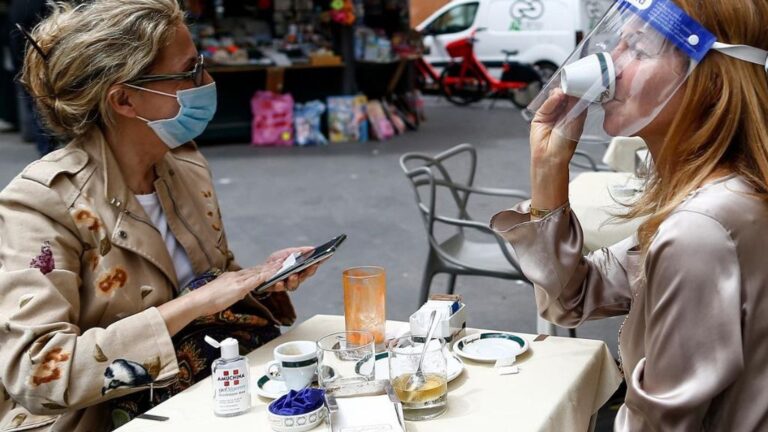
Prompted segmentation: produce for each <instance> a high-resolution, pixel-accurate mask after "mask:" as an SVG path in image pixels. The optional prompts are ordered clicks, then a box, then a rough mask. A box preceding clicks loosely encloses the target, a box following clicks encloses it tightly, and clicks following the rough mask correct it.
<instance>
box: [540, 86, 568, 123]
mask: <svg viewBox="0 0 768 432" xmlns="http://www.w3.org/2000/svg"><path fill="white" fill-rule="evenodd" d="M567 101H568V98H567V96H566V95H565V93H563V91H562V90H561V89H559V88H556V89H554V90H552V93H550V95H549V97H548V98H547V100H546V101H544V103H543V104H542V105H541V107H540V108H539V110H538V111H536V115H535V116H534V117H533V123H547V124H549V123H554V122H555V121H556V120H557V119H558V118H559V117H560V115H561V114H562V112H563V109H564V108H565V107H566V105H567Z"/></svg>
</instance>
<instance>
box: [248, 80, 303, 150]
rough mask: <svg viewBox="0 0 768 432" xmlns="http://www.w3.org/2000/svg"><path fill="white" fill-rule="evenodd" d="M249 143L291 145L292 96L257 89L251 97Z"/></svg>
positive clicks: (257, 144)
mask: <svg viewBox="0 0 768 432" xmlns="http://www.w3.org/2000/svg"><path fill="white" fill-rule="evenodd" d="M251 112H252V114H253V123H252V125H251V144H253V145H255V146H269V145H275V146H290V145H293V96H291V95H290V94H283V95H281V94H277V93H273V92H270V91H259V92H256V94H255V95H254V96H253V98H251Z"/></svg>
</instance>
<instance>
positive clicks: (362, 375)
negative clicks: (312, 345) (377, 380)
mask: <svg viewBox="0 0 768 432" xmlns="http://www.w3.org/2000/svg"><path fill="white" fill-rule="evenodd" d="M374 354H375V350H374V337H373V334H371V333H370V332H365V331H345V332H340V333H333V334H329V335H328V336H325V337H323V338H320V339H319V340H318V341H317V360H318V366H317V367H318V370H317V378H318V383H319V384H320V386H321V387H323V388H324V389H325V390H326V391H327V392H329V393H333V392H334V391H336V390H338V389H339V388H342V387H345V386H349V385H354V384H357V383H361V382H365V381H372V380H373V379H374V374H375V371H376V368H375V367H374V363H375V362H376V358H375V357H374Z"/></svg>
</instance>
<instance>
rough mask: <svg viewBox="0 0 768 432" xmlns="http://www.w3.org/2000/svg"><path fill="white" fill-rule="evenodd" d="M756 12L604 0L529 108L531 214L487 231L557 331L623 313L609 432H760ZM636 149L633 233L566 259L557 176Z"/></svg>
mask: <svg viewBox="0 0 768 432" xmlns="http://www.w3.org/2000/svg"><path fill="white" fill-rule="evenodd" d="M767 23H768V2H765V1H753V0H728V1H725V0H674V1H673V0H617V2H616V3H615V5H614V6H613V7H612V8H611V10H610V11H609V12H608V14H607V15H606V16H605V17H604V18H603V20H602V21H601V23H600V24H598V26H597V28H596V29H595V30H594V32H593V33H591V34H590V36H589V37H587V38H586V39H585V41H584V42H583V44H581V45H580V46H579V47H578V48H577V50H576V52H575V53H574V54H573V55H572V57H571V58H570V59H569V60H568V61H567V62H566V64H565V66H564V67H563V68H562V69H561V71H560V73H559V74H558V75H557V76H556V77H555V79H554V80H553V81H552V82H550V84H548V86H547V88H545V89H544V91H543V92H542V94H541V95H540V96H539V97H538V98H537V100H536V101H534V103H533V104H532V105H531V106H530V107H529V114H530V115H531V118H532V121H533V123H532V126H531V137H530V138H531V140H530V141H531V154H532V160H531V184H532V200H531V201H530V202H526V203H522V204H520V205H518V206H516V207H515V208H514V209H512V210H507V211H504V212H501V213H499V214H497V215H496V216H495V217H494V218H493V220H492V222H491V225H492V226H493V228H494V229H495V230H496V231H497V232H498V233H499V234H500V235H502V236H504V237H505V238H506V239H507V240H508V241H509V242H510V243H511V245H512V246H513V247H514V249H515V252H516V253H517V256H518V257H519V259H520V265H521V267H522V269H523V272H524V273H525V275H526V276H527V277H528V278H529V279H530V280H531V281H532V282H533V283H534V287H535V295H536V302H537V306H538V310H539V313H540V314H541V316H542V317H544V318H545V319H547V320H549V321H552V322H554V323H557V324H559V325H563V326H566V327H576V326H578V325H580V324H581V323H583V322H584V321H587V320H592V319H599V318H604V317H610V316H617V315H627V316H626V319H625V321H624V324H623V326H622V330H620V332H619V350H620V357H621V359H620V360H621V366H622V369H623V372H624V377H625V379H626V383H627V395H626V400H625V404H624V405H623V406H622V407H621V408H620V410H619V412H618V415H617V417H616V423H615V430H617V431H700V430H707V431H710V430H711V431H732V432H738V431H756V430H768V393H766V392H765V388H766V386H768V372H767V371H768V369H766V367H765V365H766V364H767V363H768V350H766V349H765V346H766V344H765V340H766V338H768V295H766V294H768V291H766V290H768V270H767V269H768V267H766V262H765V253H764V252H763V251H764V249H765V247H766V244H768V202H767V201H766V200H767V199H768V127H767V126H766V122H767V121H768V38H766V36H765V30H766V24H767ZM601 134H602V135H605V136H617V135H624V136H639V137H642V138H643V139H644V140H645V141H646V143H647V144H648V147H649V149H650V153H651V155H652V157H653V162H654V170H655V171H654V172H653V174H652V178H651V179H650V181H649V183H648V184H647V186H646V190H645V192H644V194H643V195H642V196H641V197H640V198H639V199H638V200H637V202H635V203H634V204H633V205H632V207H631V208H630V210H629V214H628V216H627V217H630V218H632V217H640V216H644V217H646V218H647V219H646V220H645V222H644V223H643V224H642V225H641V226H640V228H639V230H638V232H637V234H636V235H634V236H632V237H631V238H628V239H626V240H625V241H623V242H621V243H618V244H616V245H614V246H611V247H608V248H604V249H602V250H599V251H596V252H594V253H591V254H589V255H587V256H582V253H581V252H582V247H583V234H582V231H581V228H580V226H579V221H578V219H577V217H576V216H575V215H574V214H573V212H572V211H571V210H570V208H569V207H568V178H569V176H568V174H569V173H568V163H569V161H570V159H571V157H572V156H573V152H574V150H575V147H576V143H577V142H578V140H579V139H580V138H581V136H582V135H584V136H586V135H588V136H596V135H601Z"/></svg>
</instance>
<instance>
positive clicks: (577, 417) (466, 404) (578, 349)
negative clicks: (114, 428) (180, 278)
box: [118, 315, 621, 432]
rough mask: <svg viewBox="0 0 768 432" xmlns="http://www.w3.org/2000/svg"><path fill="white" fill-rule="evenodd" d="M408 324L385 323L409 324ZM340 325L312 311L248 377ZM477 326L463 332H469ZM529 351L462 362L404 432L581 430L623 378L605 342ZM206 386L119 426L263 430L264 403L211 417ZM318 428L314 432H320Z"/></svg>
mask: <svg viewBox="0 0 768 432" xmlns="http://www.w3.org/2000/svg"><path fill="white" fill-rule="evenodd" d="M406 326H407V324H406V323H399V322H391V321H390V322H387V330H388V333H390V331H391V330H392V329H393V328H395V327H396V328H398V329H402V330H406V329H407V327H406ZM343 330H344V318H343V317H341V316H328V315H317V316H314V317H312V318H311V319H309V320H307V321H305V322H304V323H302V324H300V325H298V326H297V327H295V328H294V329H292V330H291V331H290V332H288V333H286V334H284V335H283V336H281V337H279V338H277V339H276V340H274V341H272V342H270V343H268V344H266V345H264V346H263V347H261V348H259V349H257V350H255V351H253V352H252V353H251V354H249V355H248V358H249V360H250V364H251V373H252V378H257V377H258V376H260V375H261V374H262V373H263V369H264V365H265V363H267V362H268V361H269V360H271V359H272V350H273V349H274V347H276V346H277V345H279V344H281V343H283V342H286V341H290V340H317V339H319V338H320V337H322V336H324V335H326V334H329V333H332V332H337V331H343ZM477 331H478V330H468V332H469V333H474V332H477ZM524 337H526V338H528V340H529V341H530V346H531V348H530V350H529V351H528V353H526V354H524V355H522V356H521V357H520V358H519V359H518V364H519V366H520V373H519V374H517V375H504V376H500V375H498V374H497V373H496V372H495V370H494V369H493V367H492V366H491V365H488V364H481V363H474V362H470V361H466V368H465V370H464V372H463V373H462V375H461V376H459V377H458V378H456V379H455V380H454V381H452V382H451V383H450V384H449V386H448V410H447V412H446V413H445V414H443V415H442V416H441V417H439V418H437V419H435V420H431V421H424V422H408V423H407V429H408V431H409V432H432V431H434V432H438V431H439V432H448V431H470V432H480V431H510V432H511V431H515V432H527V431H557V432H564V431H569V432H570V431H585V430H587V427H588V424H589V419H590V417H591V416H592V414H593V413H595V412H596V411H597V410H598V409H599V408H600V406H602V405H603V404H604V403H605V402H606V401H607V400H608V398H609V397H610V396H611V395H612V394H613V392H614V391H615V390H616V388H618V385H619V383H620V382H621V376H620V374H619V371H618V369H617V367H616V364H615V362H614V360H613V358H612V357H611V354H610V353H609V351H608V348H607V347H606V345H605V343H603V342H601V341H596V340H587V339H569V338H560V337H552V336H550V337H548V338H547V339H545V340H543V341H541V342H533V339H534V336H532V335H524ZM212 395H213V391H212V386H211V382H210V380H209V379H205V380H203V381H201V382H199V383H197V384H196V385H195V386H193V387H191V388H189V389H187V390H186V391H185V392H183V393H181V394H179V395H177V396H175V397H173V398H171V399H170V400H168V401H166V402H164V403H162V404H160V405H158V406H157V407H155V408H154V409H152V410H151V411H149V413H150V414H155V415H161V416H167V417H170V420H168V421H165V422H158V421H152V420H144V419H136V420H133V421H132V422H130V423H128V424H126V425H125V426H123V427H121V428H119V429H118V431H120V432H137V431H184V432H192V431H201V432H202V431H205V432H210V431H269V430H270V429H269V426H268V423H267V415H266V410H267V405H268V404H269V402H270V401H269V400H267V399H262V398H260V397H258V396H255V395H254V397H253V408H252V409H251V411H250V412H248V413H246V414H244V415H241V416H239V417H231V418H220V417H216V416H215V415H214V414H213V401H212V399H211V398H212ZM327 429H328V428H327V427H326V426H320V427H318V428H316V429H315V431H319V432H324V431H325V430H327Z"/></svg>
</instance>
